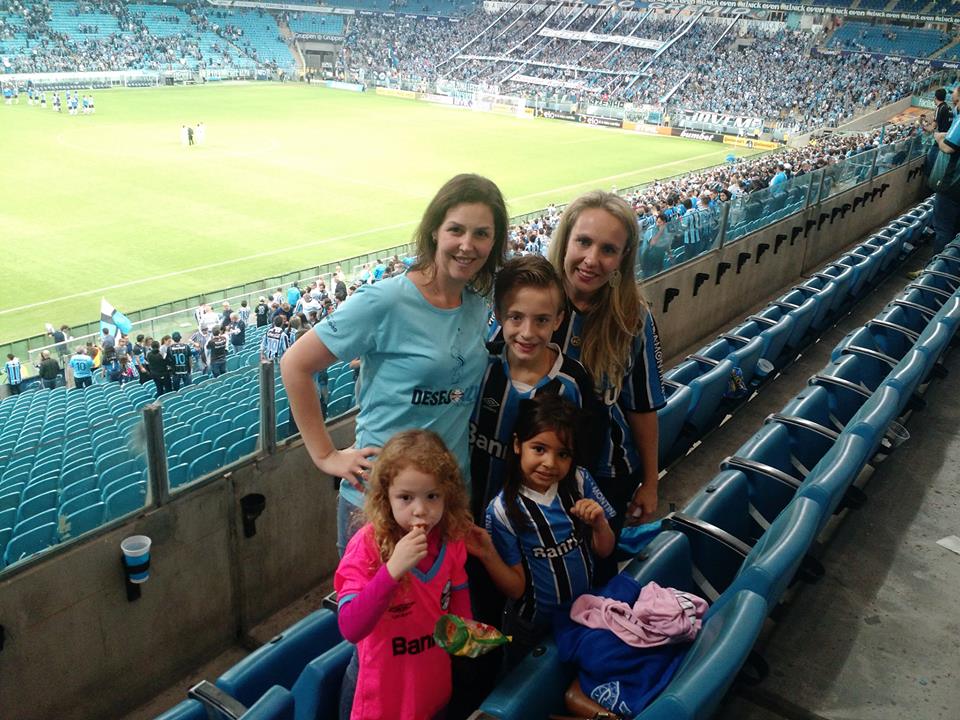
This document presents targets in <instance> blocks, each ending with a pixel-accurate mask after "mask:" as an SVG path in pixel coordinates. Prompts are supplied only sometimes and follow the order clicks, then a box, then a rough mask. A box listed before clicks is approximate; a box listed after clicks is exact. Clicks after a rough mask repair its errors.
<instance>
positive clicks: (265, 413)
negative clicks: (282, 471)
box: [260, 360, 277, 455]
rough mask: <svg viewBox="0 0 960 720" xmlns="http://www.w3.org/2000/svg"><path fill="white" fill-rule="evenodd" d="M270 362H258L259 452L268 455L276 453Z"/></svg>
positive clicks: (275, 418) (273, 390)
mask: <svg viewBox="0 0 960 720" xmlns="http://www.w3.org/2000/svg"><path fill="white" fill-rule="evenodd" d="M274 372H275V370H274V364H273V361H272V360H261V361H260V450H261V452H265V453H267V454H268V455H273V454H275V453H276V452H277V407H276V398H277V395H276V390H275V388H274V385H273V375H274Z"/></svg>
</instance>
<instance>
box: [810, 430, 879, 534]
mask: <svg viewBox="0 0 960 720" xmlns="http://www.w3.org/2000/svg"><path fill="white" fill-rule="evenodd" d="M871 455H872V451H871V447H870V442H869V441H868V440H867V439H865V438H863V437H861V436H860V435H856V434H853V433H844V434H842V435H841V436H840V438H839V439H838V440H837V442H836V444H835V445H834V446H833V448H831V450H830V452H829V453H827V455H826V456H824V458H823V460H821V461H820V462H819V463H818V464H817V466H816V467H815V468H814V469H813V470H812V471H811V473H810V475H809V476H808V477H807V480H806V481H805V482H804V484H803V485H802V486H801V487H800V489H799V490H798V491H797V497H798V498H808V499H810V500H813V501H814V502H816V503H817V504H818V505H820V507H821V508H822V509H823V515H822V518H821V526H820V530H822V529H823V527H824V526H825V525H826V524H827V522H829V520H830V516H831V514H832V513H834V511H836V510H837V508H838V507H839V506H840V503H841V501H842V500H843V499H844V496H845V495H846V493H847V489H848V488H849V487H850V485H851V484H852V483H853V481H854V480H856V478H857V476H858V475H859V474H860V471H861V470H862V469H863V467H864V466H865V465H866V464H867V462H868V461H869V460H870V456H871Z"/></svg>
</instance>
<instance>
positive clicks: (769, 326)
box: [729, 313, 795, 367]
mask: <svg viewBox="0 0 960 720" xmlns="http://www.w3.org/2000/svg"><path fill="white" fill-rule="evenodd" d="M794 323H795V320H794V319H793V316H792V315H790V314H789V313H788V314H784V315H782V316H781V317H780V319H779V320H774V319H772V318H769V317H765V316H763V315H751V316H750V317H749V318H748V319H747V320H746V321H745V322H742V323H740V324H739V325H737V326H736V327H734V328H732V329H731V330H730V333H729V334H730V335H733V336H736V337H741V338H754V337H759V338H760V339H761V340H762V341H763V348H762V349H761V351H760V358H761V359H763V360H766V361H768V362H770V363H773V365H774V366H775V367H779V366H780V365H781V364H782V362H783V357H782V356H783V354H784V350H785V349H786V347H787V341H788V340H789V339H790V334H791V332H792V331H793V326H794Z"/></svg>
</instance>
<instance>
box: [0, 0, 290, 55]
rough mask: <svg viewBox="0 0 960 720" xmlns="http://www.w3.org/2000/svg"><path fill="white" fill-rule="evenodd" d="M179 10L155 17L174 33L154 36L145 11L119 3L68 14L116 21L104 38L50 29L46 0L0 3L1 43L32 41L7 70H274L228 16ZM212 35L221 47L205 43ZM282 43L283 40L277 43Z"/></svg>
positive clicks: (84, 27) (90, 27)
mask: <svg viewBox="0 0 960 720" xmlns="http://www.w3.org/2000/svg"><path fill="white" fill-rule="evenodd" d="M179 7H180V10H181V11H182V12H176V13H168V14H157V15H154V16H152V17H151V22H158V23H164V24H167V25H170V26H173V28H174V31H173V32H170V33H155V32H151V30H150V28H149V27H148V26H147V24H146V22H145V19H146V14H145V13H144V12H143V11H142V10H137V9H131V8H130V7H129V6H128V5H127V4H125V3H121V2H117V1H116V0H96V1H92V0H85V1H84V2H80V3H77V4H76V7H75V8H71V9H70V10H69V11H68V14H69V15H72V16H75V17H82V16H83V15H84V14H88V13H98V14H100V15H103V14H107V15H111V16H113V17H115V18H116V20H117V28H116V29H114V30H113V32H110V33H109V34H104V32H103V31H102V28H101V27H100V26H99V25H98V24H96V23H80V24H78V25H77V26H76V27H77V32H76V33H64V32H60V31H58V30H56V29H54V28H53V27H52V26H51V25H50V21H51V20H52V18H53V11H52V9H51V7H50V5H49V3H47V2H46V0H40V1H39V2H36V3H33V2H31V3H23V2H20V0H0V39H11V38H13V37H14V36H15V34H16V33H17V32H22V33H24V34H25V35H26V38H27V43H26V47H25V49H24V51H23V52H22V53H16V54H12V55H11V56H9V57H7V58H6V61H5V69H6V71H7V72H14V73H17V72H21V73H27V72H74V71H79V72H92V71H106V70H163V69H170V68H180V67H183V66H185V65H190V66H193V67H198V68H222V67H231V66H234V65H236V62H237V58H238V57H246V58H249V59H250V60H252V61H253V62H257V63H260V64H261V65H267V66H275V63H273V62H272V61H269V60H266V61H263V62H261V61H260V60H259V58H258V57H257V56H256V51H255V49H254V48H253V47H252V46H251V44H250V43H248V42H246V41H245V40H244V38H243V34H244V31H243V30H242V29H241V28H238V27H235V26H233V25H231V24H229V23H225V22H223V20H222V18H223V17H224V16H225V14H224V13H223V11H217V10H215V9H212V8H211V7H210V6H207V5H205V4H203V3H200V2H197V3H195V4H193V5H183V6H179ZM4 18H6V19H4ZM211 35H216V36H217V37H218V38H220V39H222V42H219V41H215V42H205V38H209V37H210V36H211ZM91 36H95V37H91ZM277 41H278V42H282V39H281V38H279V37H278V39H277Z"/></svg>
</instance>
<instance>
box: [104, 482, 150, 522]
mask: <svg viewBox="0 0 960 720" xmlns="http://www.w3.org/2000/svg"><path fill="white" fill-rule="evenodd" d="M146 497H147V484H146V483H145V482H143V481H140V482H136V483H133V484H132V485H127V486H125V487H123V488H120V489H119V490H117V491H115V492H113V493H111V494H110V495H107V496H106V497H105V498H104V502H105V503H106V505H107V509H106V513H105V516H104V519H105V520H114V519H116V518H118V517H122V516H123V515H126V514H128V513H131V512H134V511H136V510H142V509H143V506H144V504H145V502H146Z"/></svg>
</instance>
